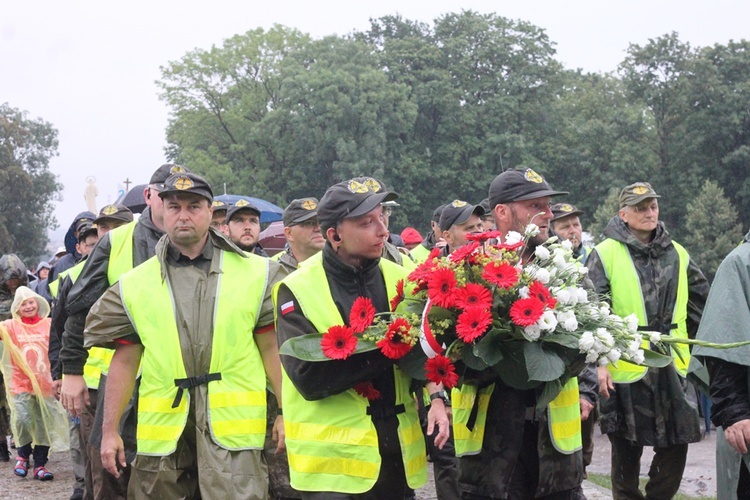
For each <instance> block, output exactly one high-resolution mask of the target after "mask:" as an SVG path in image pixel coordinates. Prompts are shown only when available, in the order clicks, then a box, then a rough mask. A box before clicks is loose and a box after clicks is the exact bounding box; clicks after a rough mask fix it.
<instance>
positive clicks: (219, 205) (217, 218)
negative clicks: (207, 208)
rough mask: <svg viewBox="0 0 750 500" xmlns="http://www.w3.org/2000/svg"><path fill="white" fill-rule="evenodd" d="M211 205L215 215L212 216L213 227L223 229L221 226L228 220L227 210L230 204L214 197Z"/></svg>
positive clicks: (218, 229)
mask: <svg viewBox="0 0 750 500" xmlns="http://www.w3.org/2000/svg"><path fill="white" fill-rule="evenodd" d="M211 206H212V207H213V209H214V213H213V216H212V217H211V227H212V228H214V229H216V230H217V231H221V226H223V225H224V223H225V222H226V221H227V210H229V204H227V203H224V202H223V201H221V200H217V199H214V201H213V203H211Z"/></svg>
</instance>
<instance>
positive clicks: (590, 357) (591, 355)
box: [586, 332, 599, 363]
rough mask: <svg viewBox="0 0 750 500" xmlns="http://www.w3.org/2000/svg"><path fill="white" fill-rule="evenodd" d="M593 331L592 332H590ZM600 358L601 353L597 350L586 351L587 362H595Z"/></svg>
mask: <svg viewBox="0 0 750 500" xmlns="http://www.w3.org/2000/svg"><path fill="white" fill-rule="evenodd" d="M589 333H591V332H589ZM598 359H599V353H598V352H596V351H589V352H587V353H586V363H594V362H595V361H596V360H598Z"/></svg>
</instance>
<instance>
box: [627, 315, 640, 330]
mask: <svg viewBox="0 0 750 500" xmlns="http://www.w3.org/2000/svg"><path fill="white" fill-rule="evenodd" d="M625 324H626V325H627V327H628V331H629V332H630V333H635V332H637V331H638V316H636V315H635V314H631V315H629V316H625Z"/></svg>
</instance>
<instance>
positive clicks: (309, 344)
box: [279, 333, 378, 362]
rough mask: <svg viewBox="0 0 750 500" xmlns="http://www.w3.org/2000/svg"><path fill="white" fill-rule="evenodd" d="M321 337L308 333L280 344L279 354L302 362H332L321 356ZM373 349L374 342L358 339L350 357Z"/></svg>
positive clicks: (317, 334) (323, 355)
mask: <svg viewBox="0 0 750 500" xmlns="http://www.w3.org/2000/svg"><path fill="white" fill-rule="evenodd" d="M322 337H323V335H321V334H320V333H308V334H307V335H301V336H299V337H294V338H291V339H289V340H287V341H286V342H284V343H283V344H281V347H280V348H279V354H283V355H286V356H292V357H294V358H297V359H301V360H302V361H313V362H317V361H332V360H331V358H329V357H327V356H326V355H325V354H323V350H322V349H321V347H320V339H321V338H322ZM375 349H378V346H376V345H375V342H372V341H370V340H363V339H362V338H360V339H358V341H357V347H356V349H354V352H353V353H352V355H354V354H359V353H362V352H369V351H374V350H375Z"/></svg>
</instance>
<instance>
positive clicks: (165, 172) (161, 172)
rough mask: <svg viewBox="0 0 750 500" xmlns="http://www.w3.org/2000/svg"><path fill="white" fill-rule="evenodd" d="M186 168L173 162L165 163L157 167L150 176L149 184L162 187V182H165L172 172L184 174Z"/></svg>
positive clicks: (160, 188) (157, 187)
mask: <svg viewBox="0 0 750 500" xmlns="http://www.w3.org/2000/svg"><path fill="white" fill-rule="evenodd" d="M186 173H188V170H187V169H186V168H185V167H183V166H181V165H175V164H174V163H165V164H164V165H162V166H161V167H159V168H157V169H156V171H155V172H154V174H153V175H152V176H151V180H150V181H148V183H149V185H152V186H155V187H156V189H159V190H162V189H164V183H165V182H167V178H169V176H170V175H174V174H186Z"/></svg>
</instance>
